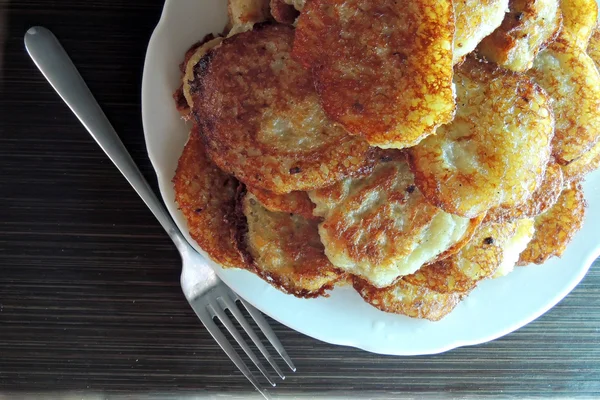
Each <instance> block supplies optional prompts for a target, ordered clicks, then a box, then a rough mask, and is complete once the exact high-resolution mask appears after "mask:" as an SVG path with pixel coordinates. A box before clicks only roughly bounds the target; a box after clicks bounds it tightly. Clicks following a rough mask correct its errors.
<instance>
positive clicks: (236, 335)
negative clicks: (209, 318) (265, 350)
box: [210, 304, 276, 386]
mask: <svg viewBox="0 0 600 400" xmlns="http://www.w3.org/2000/svg"><path fill="white" fill-rule="evenodd" d="M210 307H211V309H212V310H213V312H214V313H215V314H216V315H217V317H218V318H219V319H220V320H221V322H222V323H223V325H225V328H227V330H228V331H229V333H231V336H233V338H234V339H235V341H236V342H238V344H239V345H240V346H241V348H242V349H243V350H244V352H245V353H246V354H247V355H248V357H250V359H251V360H252V362H253V363H254V365H256V367H257V368H258V370H259V371H260V372H261V373H262V374H263V375H264V376H265V378H267V381H269V383H270V384H271V386H276V385H275V382H273V379H272V378H271V376H270V375H269V373H268V372H267V370H266V369H265V368H264V367H263V365H262V363H261V362H260V360H259V359H258V358H257V357H256V355H255V354H254V352H253V351H252V349H251V348H250V347H248V344H247V343H246V341H245V340H244V338H242V335H240V333H239V332H238V330H237V329H236V328H235V326H234V325H233V323H232V322H231V320H230V319H229V317H228V316H227V314H225V311H223V310H222V309H221V308H220V307H219V306H218V305H216V306H214V307H213V305H212V304H211V305H210Z"/></svg>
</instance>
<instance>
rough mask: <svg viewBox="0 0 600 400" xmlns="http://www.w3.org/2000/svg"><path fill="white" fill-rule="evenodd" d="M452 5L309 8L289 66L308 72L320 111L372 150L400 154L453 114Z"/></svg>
mask: <svg viewBox="0 0 600 400" xmlns="http://www.w3.org/2000/svg"><path fill="white" fill-rule="evenodd" d="M452 8H453V7H452V3H451V2H449V1H438V0H418V1H410V0H398V1H395V0H381V1H377V2H374V1H370V0H312V1H310V2H307V3H306V5H305V7H304V9H303V10H302V12H301V13H300V17H299V18H298V23H297V28H296V39H295V41H294V50H293V56H294V58H295V59H296V60H297V61H298V62H299V63H301V64H302V65H304V66H305V67H307V68H310V70H311V71H312V73H313V75H314V78H315V85H316V87H317V91H318V92H319V96H320V97H321V102H322V104H323V108H324V109H325V112H326V113H327V115H328V116H329V117H331V118H332V119H333V120H334V121H337V122H339V123H340V124H342V125H343V126H344V127H345V128H346V129H347V130H348V131H349V132H350V133H352V134H355V135H361V136H363V137H365V138H366V139H367V141H368V142H369V143H370V144H371V145H374V146H378V147H382V148H398V149H400V148H404V147H408V146H413V145H415V144H416V143H418V142H419V141H420V140H421V139H423V138H424V137H426V136H428V135H430V134H432V133H433V132H434V130H435V128H436V127H437V126H439V125H440V124H444V123H447V122H449V121H450V120H451V119H452V116H453V113H454V108H455V104H454V96H453V93H452V41H453V35H454V21H453V9H452Z"/></svg>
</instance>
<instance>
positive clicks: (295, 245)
mask: <svg viewBox="0 0 600 400" xmlns="http://www.w3.org/2000/svg"><path fill="white" fill-rule="evenodd" d="M242 210H243V213H244V215H245V216H246V220H247V222H248V231H247V233H246V234H245V235H244V236H243V241H244V243H243V244H244V245H245V246H246V248H247V250H248V252H249V253H250V255H251V256H252V259H253V265H254V267H255V272H256V273H257V274H258V275H259V276H261V277H262V278H263V279H265V280H266V281H267V282H268V283H270V284H271V285H273V286H275V287H277V288H278V289H280V290H282V291H284V292H286V293H290V294H293V295H294V296H297V297H317V296H321V295H323V294H324V293H325V291H326V290H328V289H331V288H333V286H334V284H335V283H336V282H337V281H339V280H340V279H341V278H342V277H343V273H342V272H341V271H340V270H338V269H337V268H335V267H334V266H333V265H331V263H330V262H329V260H328V259H327V257H326V256H325V253H324V252H323V245H322V244H321V242H320V240H319V233H318V230H317V223H318V222H317V221H314V220H309V219H306V218H304V217H302V216H300V215H294V214H289V213H282V212H272V211H269V210H267V209H266V208H265V207H263V206H262V204H260V202H259V201H258V199H257V198H256V197H255V196H254V195H252V194H250V193H247V194H246V195H245V196H244V198H243V200H242Z"/></svg>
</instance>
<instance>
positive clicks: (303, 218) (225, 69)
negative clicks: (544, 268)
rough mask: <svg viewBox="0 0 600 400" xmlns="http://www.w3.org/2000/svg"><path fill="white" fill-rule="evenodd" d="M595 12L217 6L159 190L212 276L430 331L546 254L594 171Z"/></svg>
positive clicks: (566, 233) (195, 50) (457, 0)
mask: <svg viewBox="0 0 600 400" xmlns="http://www.w3.org/2000/svg"><path fill="white" fill-rule="evenodd" d="M597 14H598V7H597V4H596V1H595V0H562V1H559V0H486V1H480V0H454V1H449V0H306V1H303V0H271V1H269V0H230V2H229V24H228V26H227V27H226V28H225V31H224V33H223V34H222V35H218V36H212V35H210V36H207V37H206V38H204V39H203V40H202V41H200V42H198V43H197V44H196V45H194V46H193V47H192V48H191V49H190V50H189V51H188V52H187V54H186V56H185V60H184V62H183V63H182V64H181V71H182V76H183V78H182V81H183V82H182V86H181V88H180V89H179V90H178V91H177V92H176V93H175V95H174V96H175V99H176V103H177V107H178V109H179V110H180V112H181V113H182V114H183V116H184V118H186V119H188V120H190V121H191V122H193V128H192V130H191V133H190V137H189V141H188V142H187V144H186V146H185V149H184V150H183V153H182V155H181V158H180V160H179V166H178V168H177V172H176V174H175V177H174V179H173V182H174V185H175V191H176V200H177V203H178V205H179V207H180V208H181V211H182V212H183V214H184V215H185V217H186V219H187V223H188V228H189V231H190V234H191V236H192V237H193V238H194V239H195V240H196V241H197V242H198V244H199V245H200V246H201V247H202V248H203V249H204V250H205V251H206V252H207V253H208V255H209V256H210V257H211V258H212V259H213V260H214V261H216V262H217V263H219V264H221V265H223V267H226V268H243V269H246V270H250V271H252V272H254V273H255V274H257V275H258V276H260V277H261V278H262V279H264V280H265V281H267V282H269V283H270V284H271V285H273V286H275V287H277V288H278V289H280V290H282V291H284V292H286V293H290V294H293V295H295V296H298V297H317V296H323V295H326V292H327V291H328V290H330V289H332V288H334V287H335V286H336V285H347V284H349V285H352V286H353V287H354V289H355V290H356V291H357V292H358V293H359V294H360V295H361V296H362V297H363V298H364V299H365V301H367V302H369V303H370V304H372V305H373V306H374V307H377V308H379V309H381V310H384V311H387V312H393V313H399V314H404V315H408V316H410V317H415V318H427V319H430V320H439V319H440V318H442V317H444V316H445V315H446V314H448V313H449V312H451V311H452V309H453V308H454V307H455V306H456V305H457V304H458V303H459V302H460V301H461V300H462V299H464V298H465V297H466V296H467V295H468V294H469V292H470V291H471V290H473V288H475V286H476V285H477V284H478V282H480V281H481V280H483V279H486V278H496V277H499V276H503V275H506V274H507V273H509V272H510V271H511V270H512V269H513V268H514V266H515V265H526V264H529V263H536V264H541V263H543V262H544V261H546V260H547V259H548V258H550V257H553V256H560V255H561V254H562V253H563V251H564V250H565V247H566V246H567V244H568V243H569V241H570V240H571V238H572V237H573V235H574V234H575V233H576V232H577V230H578V229H579V228H580V227H581V224H582V221H583V216H584V209H585V200H584V198H583V192H582V189H581V186H580V182H581V180H582V179H583V178H584V176H585V175H586V174H587V173H589V172H591V171H592V170H594V169H596V168H597V167H598V166H599V165H600V74H599V73H598V69H597V63H599V62H600V30H599V28H598V26H597Z"/></svg>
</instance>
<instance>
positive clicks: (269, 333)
mask: <svg viewBox="0 0 600 400" xmlns="http://www.w3.org/2000/svg"><path fill="white" fill-rule="evenodd" d="M238 299H239V300H240V302H241V303H242V304H243V305H244V307H246V310H248V314H250V316H251V317H252V318H253V319H254V321H256V324H257V325H258V327H259V328H260V330H261V331H262V332H263V334H264V335H265V336H266V337H267V339H269V342H271V344H272V345H273V347H274V348H275V350H276V351H277V353H279V355H280V356H281V358H283V359H284V361H285V363H286V364H287V365H288V366H289V367H290V369H291V370H292V371H294V372H296V367H295V366H294V363H293V362H292V359H291V358H290V356H288V354H287V352H286V351H285V349H284V348H283V346H282V345H281V342H280V341H279V339H277V336H275V332H273V330H272V329H271V327H270V326H269V323H268V322H267V321H266V320H265V319H264V318H263V316H262V314H261V313H260V311H258V310H257V309H256V308H254V306H252V305H251V304H249V303H247V302H246V301H244V299H242V298H241V297H238Z"/></svg>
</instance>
